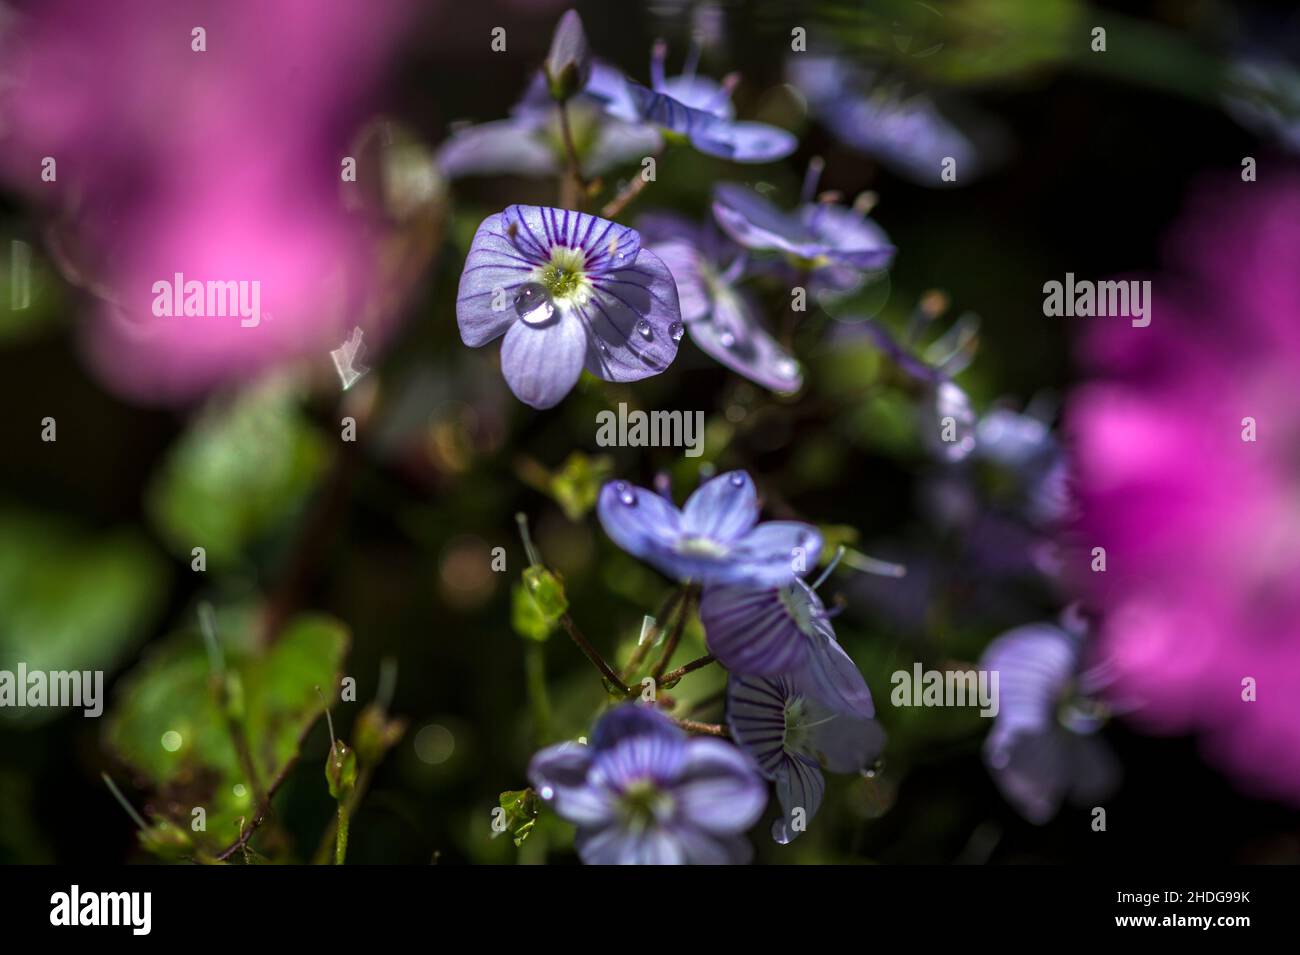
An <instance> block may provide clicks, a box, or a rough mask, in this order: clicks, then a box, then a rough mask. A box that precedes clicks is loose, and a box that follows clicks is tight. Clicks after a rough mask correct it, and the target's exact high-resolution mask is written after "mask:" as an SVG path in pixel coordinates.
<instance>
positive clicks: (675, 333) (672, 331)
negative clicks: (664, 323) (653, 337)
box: [668, 322, 686, 342]
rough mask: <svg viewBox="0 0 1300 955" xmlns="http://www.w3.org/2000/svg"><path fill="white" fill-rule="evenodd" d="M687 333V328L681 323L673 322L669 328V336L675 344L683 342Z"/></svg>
mask: <svg viewBox="0 0 1300 955" xmlns="http://www.w3.org/2000/svg"><path fill="white" fill-rule="evenodd" d="M685 332H686V326H685V325H683V324H682V323H681V322H673V323H672V324H671V325H669V326H668V335H669V337H670V338H672V340H673V341H675V342H679V341H681V340H682V335H683V334H684V333H685Z"/></svg>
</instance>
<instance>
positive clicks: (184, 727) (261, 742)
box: [105, 615, 348, 853]
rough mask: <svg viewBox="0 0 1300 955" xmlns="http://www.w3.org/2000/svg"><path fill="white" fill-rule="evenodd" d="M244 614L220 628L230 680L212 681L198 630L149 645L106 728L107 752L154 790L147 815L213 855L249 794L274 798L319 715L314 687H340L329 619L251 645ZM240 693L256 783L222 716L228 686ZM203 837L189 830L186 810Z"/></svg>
mask: <svg viewBox="0 0 1300 955" xmlns="http://www.w3.org/2000/svg"><path fill="white" fill-rule="evenodd" d="M251 624H252V618H251V617H244V618H242V622H240V623H237V624H235V625H233V626H232V624H231V623H230V622H229V620H227V619H224V618H223V620H222V624H221V626H220V627H219V630H218V632H219V634H220V642H221V649H222V656H223V658H224V661H225V667H226V671H227V674H226V675H227V679H226V681H225V685H224V686H223V684H222V681H221V680H220V679H218V678H214V675H213V673H212V671H211V669H210V666H209V658H208V655H207V652H206V650H205V648H204V644H203V641H202V639H201V638H200V636H199V634H198V632H197V629H195V630H190V631H186V632H182V633H179V634H177V635H175V636H173V637H172V638H170V639H169V640H167V641H166V642H164V643H163V644H161V645H159V646H157V647H155V648H152V649H151V651H150V652H149V653H148V655H147V656H146V658H145V660H144V661H143V662H142V663H141V664H140V665H139V666H138V667H137V668H136V669H135V670H134V671H133V672H131V673H130V674H128V675H127V677H126V678H124V680H123V681H122V684H121V686H120V687H119V689H118V694H117V699H116V701H115V705H114V708H113V712H112V713H111V715H110V716H109V719H108V722H107V725H106V727H105V735H106V739H107V743H108V746H109V748H110V749H111V751H112V752H113V753H114V754H115V755H116V756H117V757H118V759H120V760H121V761H122V762H123V763H124V764H126V766H127V767H129V768H130V769H131V770H132V771H133V773H134V774H135V777H136V783H137V785H141V786H143V787H146V788H148V789H150V790H152V793H153V796H152V798H151V800H150V802H149V805H148V807H147V808H148V811H149V813H150V814H151V815H152V816H153V817H154V818H155V819H158V820H161V821H168V822H170V823H171V824H173V825H175V826H180V827H182V828H183V829H185V830H186V831H187V832H190V834H191V837H192V838H193V840H194V842H195V844H196V846H197V847H198V848H200V849H202V850H204V851H206V852H210V853H216V852H220V851H221V850H223V849H225V848H226V847H228V846H230V845H231V844H232V843H234V842H235V841H236V840H237V839H238V838H239V835H240V832H241V828H240V827H241V820H242V821H243V823H244V824H247V823H249V822H251V821H252V820H253V819H254V818H255V817H256V816H257V815H258V814H259V808H260V807H259V806H258V805H257V804H256V798H255V796H254V791H255V788H256V786H261V787H262V788H264V789H265V790H266V792H267V793H268V794H271V793H274V791H275V789H276V787H277V786H278V785H279V783H280V781H281V780H282V779H283V777H284V775H285V773H286V772H287V771H288V769H289V767H290V766H291V765H292V763H293V761H294V760H295V759H296V758H297V756H298V748H299V743H300V741H301V739H302V737H303V736H304V735H305V734H306V732H307V730H308V729H310V728H311V726H312V724H314V723H315V722H316V720H317V718H318V717H319V716H320V715H321V703H320V697H319V696H317V693H316V688H317V687H318V686H319V687H327V686H334V685H337V681H338V677H339V669H340V667H341V665H342V662H343V656H344V653H345V652H346V649H347V644H348V636H347V632H346V630H345V629H344V627H343V626H342V625H341V624H339V623H337V622H336V621H333V620H331V619H329V618H327V617H322V616H314V615H309V616H302V617H298V618H295V619H294V620H293V621H291V623H290V624H289V626H288V627H287V628H286V629H285V631H284V633H283V634H282V635H281V636H280V638H279V639H278V640H277V641H276V642H275V644H274V645H272V646H271V647H269V648H262V647H259V646H257V645H256V643H255V641H254V639H253V638H252V636H251V635H252V634H253V633H254V632H255V630H256V628H255V627H253V626H252V625H251ZM232 681H236V682H237V684H238V686H239V687H240V693H239V697H240V710H241V711H242V718H241V720H240V724H241V726H242V732H243V734H244V736H245V737H246V739H247V740H248V752H249V754H250V756H251V759H252V762H253V767H254V769H255V771H256V775H257V783H256V785H255V784H254V781H253V780H251V779H250V778H249V775H248V773H247V772H246V771H245V768H244V764H243V761H242V760H241V758H240V754H239V751H238V750H237V749H236V746H235V743H234V741H233V734H232V731H231V726H230V724H229V722H228V719H227V712H228V709H229V707H227V706H223V702H224V701H225V700H227V699H229V697H230V693H229V691H228V687H229V686H230V684H231V683H232ZM199 807H202V808H203V809H204V810H205V813H206V831H201V832H193V831H192V829H191V819H192V815H193V810H194V809H195V808H199Z"/></svg>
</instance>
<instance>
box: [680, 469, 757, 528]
mask: <svg viewBox="0 0 1300 955" xmlns="http://www.w3.org/2000/svg"><path fill="white" fill-rule="evenodd" d="M757 522H758V491H757V490H756V489H755V488H754V481H753V480H752V479H751V478H750V476H749V475H748V474H746V473H745V472H744V471H728V472H727V473H726V474H719V475H718V476H717V477H714V478H710V479H709V480H708V481H705V482H704V483H703V484H701V485H700V486H699V487H698V488H696V489H695V493H694V494H692V495H691V496H690V497H689V498H687V499H686V506H685V507H684V508H683V509H682V530H683V531H684V532H685V533H688V534H697V535H699V536H701V537H707V538H709V539H711V540H716V541H733V540H736V539H737V538H738V537H741V536H742V535H744V534H745V533H747V532H748V531H749V529H750V528H752V527H753V526H754V525H755V524H756V523H757Z"/></svg>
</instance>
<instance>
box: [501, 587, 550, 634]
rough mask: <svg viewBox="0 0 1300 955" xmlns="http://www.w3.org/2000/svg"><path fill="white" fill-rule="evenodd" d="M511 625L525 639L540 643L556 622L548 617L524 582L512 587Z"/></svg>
mask: <svg viewBox="0 0 1300 955" xmlns="http://www.w3.org/2000/svg"><path fill="white" fill-rule="evenodd" d="M510 625H511V626H512V627H514V630H515V633H517V634H519V636H521V637H523V638H524V639H525V640H536V641H538V642H539V643H540V642H541V641H543V640H545V639H546V638H547V637H549V636H550V635H551V631H552V630H554V629H555V622H554V621H552V620H547V619H546V616H545V614H543V613H542V611H541V609H540V608H539V607H538V606H537V601H535V600H534V599H533V598H532V596H531V595H530V594H529V593H528V591H527V589H526V588H525V587H524V585H523V583H522V582H521V583H516V584H515V585H514V586H513V587H512V588H511V589H510Z"/></svg>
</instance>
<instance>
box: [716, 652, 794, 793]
mask: <svg viewBox="0 0 1300 955" xmlns="http://www.w3.org/2000/svg"><path fill="white" fill-rule="evenodd" d="M790 696H791V687H790V684H789V682H787V681H786V680H784V679H781V678H777V679H775V680H769V679H765V678H763V677H738V676H735V675H733V676H731V677H729V678H728V680H727V727H728V728H729V729H730V730H731V736H732V738H733V739H735V741H736V743H737V744H738V745H739V746H740V747H741V749H743V750H744V751H745V752H746V753H748V754H749V757H750V759H752V760H753V761H754V764H755V765H756V766H757V767H758V771H759V772H760V773H761V774H762V775H763V776H764V778H766V779H774V778H776V773H777V770H779V769H780V767H781V761H782V760H783V759H785V707H786V703H787V702H788V701H789V699H790Z"/></svg>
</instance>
